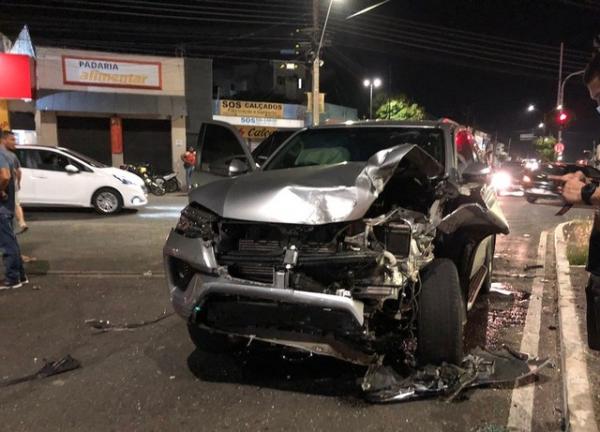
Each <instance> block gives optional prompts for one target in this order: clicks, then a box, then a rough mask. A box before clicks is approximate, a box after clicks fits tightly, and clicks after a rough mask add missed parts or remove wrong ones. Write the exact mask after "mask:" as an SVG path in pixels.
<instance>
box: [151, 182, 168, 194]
mask: <svg viewBox="0 0 600 432" xmlns="http://www.w3.org/2000/svg"><path fill="white" fill-rule="evenodd" d="M150 192H151V193H152V194H153V195H156V196H163V195H164V194H166V193H167V191H166V190H165V188H164V187H162V186H160V185H158V184H156V183H154V182H152V183H150Z"/></svg>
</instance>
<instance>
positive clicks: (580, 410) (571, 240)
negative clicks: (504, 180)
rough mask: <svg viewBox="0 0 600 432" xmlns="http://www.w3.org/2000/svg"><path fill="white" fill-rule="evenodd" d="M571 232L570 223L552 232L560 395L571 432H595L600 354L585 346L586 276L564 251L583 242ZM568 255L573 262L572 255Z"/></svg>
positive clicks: (598, 411)
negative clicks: (556, 288)
mask: <svg viewBox="0 0 600 432" xmlns="http://www.w3.org/2000/svg"><path fill="white" fill-rule="evenodd" d="M572 231H573V229H572V228H570V226H569V224H562V225H559V226H558V227H557V229H556V231H555V236H556V242H555V245H556V260H557V276H558V292H559V300H558V306H559V311H560V312H559V314H560V335H561V347H562V348H561V354H562V357H563V358H562V369H563V385H564V387H565V388H564V391H563V393H564V394H565V396H566V400H567V404H568V410H569V419H570V425H571V429H570V430H572V431H574V432H580V431H581V432H583V431H585V432H587V431H589V432H597V431H598V426H597V425H598V424H600V395H599V392H598V389H600V353H595V352H591V351H590V350H589V349H588V347H587V331H586V302H585V286H586V283H587V277H588V276H587V273H586V271H585V268H583V267H582V266H571V265H570V264H569V261H568V260H567V250H569V248H572V247H573V246H576V247H577V246H580V245H581V244H583V242H584V241H585V240H584V239H580V238H577V237H578V236H573V235H570V234H572ZM571 250H572V249H571ZM570 256H571V259H572V260H573V259H574V258H573V256H574V255H573V254H571V255H570ZM577 261H579V259H577ZM590 411H593V412H590ZM594 420H595V422H594Z"/></svg>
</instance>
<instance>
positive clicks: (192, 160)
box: [181, 146, 196, 191]
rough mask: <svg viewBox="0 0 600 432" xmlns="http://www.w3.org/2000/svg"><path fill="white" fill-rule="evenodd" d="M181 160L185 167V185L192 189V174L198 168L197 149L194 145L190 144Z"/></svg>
mask: <svg viewBox="0 0 600 432" xmlns="http://www.w3.org/2000/svg"><path fill="white" fill-rule="evenodd" d="M181 160H182V161H183V167H184V168H185V186H186V187H187V190H188V191H189V190H191V189H192V174H193V173H194V169H195V168H196V150H194V147H192V146H189V147H188V149H187V151H186V152H185V153H184V154H182V155H181Z"/></svg>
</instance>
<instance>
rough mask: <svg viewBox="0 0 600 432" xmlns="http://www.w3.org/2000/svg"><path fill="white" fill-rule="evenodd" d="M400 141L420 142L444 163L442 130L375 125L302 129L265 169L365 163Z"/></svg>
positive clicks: (401, 142)
mask: <svg viewBox="0 0 600 432" xmlns="http://www.w3.org/2000/svg"><path fill="white" fill-rule="evenodd" d="M400 144H417V145H418V146H420V147H421V148H422V149H423V150H425V151H426V152H427V153H429V154H430V155H431V156H432V157H433V158H434V159H436V160H437V161H438V162H439V163H441V164H442V165H444V156H445V154H444V131H443V130H442V129H437V128H419V127H400V126H397V127H379V126H376V127H348V128H334V129H309V130H306V131H303V132H300V133H298V134H297V135H295V136H294V137H293V138H291V139H290V140H289V141H288V142H287V143H286V144H284V147H283V148H281V149H280V150H279V151H278V152H277V153H276V154H275V156H274V157H273V159H272V160H271V162H270V163H269V164H268V165H266V167H265V170H276V169H284V168H296V167H302V166H311V165H330V164H337V163H341V162H366V161H367V160H368V159H369V158H370V157H371V156H373V155H374V154H375V153H377V152H379V151H381V150H384V149H386V148H390V147H394V146H397V145H400Z"/></svg>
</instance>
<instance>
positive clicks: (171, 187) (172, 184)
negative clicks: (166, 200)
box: [165, 177, 179, 193]
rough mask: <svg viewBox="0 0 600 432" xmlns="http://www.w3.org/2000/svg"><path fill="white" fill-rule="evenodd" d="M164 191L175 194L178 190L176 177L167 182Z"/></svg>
mask: <svg viewBox="0 0 600 432" xmlns="http://www.w3.org/2000/svg"><path fill="white" fill-rule="evenodd" d="M165 190H166V191H167V193H173V192H177V191H178V190H179V180H177V178H176V177H173V178H172V179H170V180H167V182H166V184H165Z"/></svg>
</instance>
